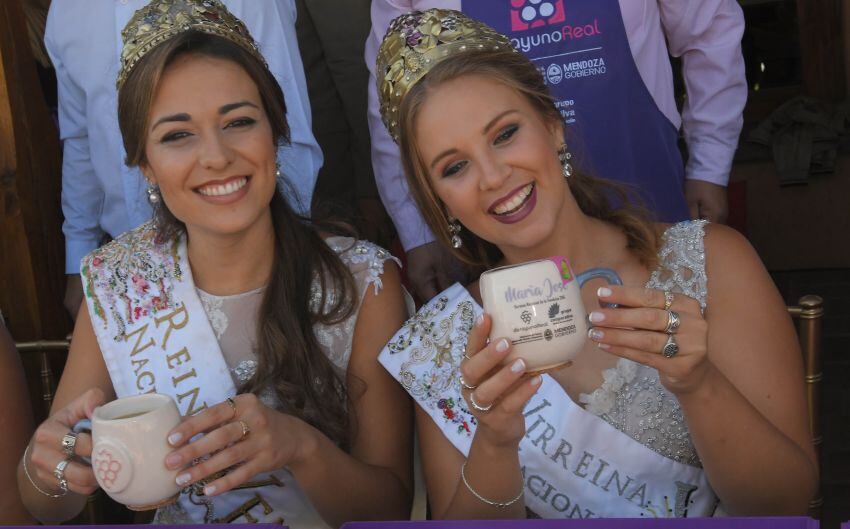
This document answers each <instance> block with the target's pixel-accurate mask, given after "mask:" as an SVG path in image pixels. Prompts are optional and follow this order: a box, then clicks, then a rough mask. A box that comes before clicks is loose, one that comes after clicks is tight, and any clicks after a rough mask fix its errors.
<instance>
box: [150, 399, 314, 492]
mask: <svg viewBox="0 0 850 529" xmlns="http://www.w3.org/2000/svg"><path fill="white" fill-rule="evenodd" d="M304 424H305V423H303V422H301V421H299V420H298V419H296V418H294V417H292V416H289V415H285V414H283V413H280V412H278V411H276V410H273V409H271V408H269V407H267V406H266V405H265V404H263V402H262V401H261V400H260V399H259V398H257V396H256V395H254V394H252V393H246V394H243V395H237V396H236V397H233V399H232V400H230V399H228V400H226V401H224V402H222V403H220V404H216V405H215V406H213V407H211V408H209V409H207V410H204V411H202V412H201V413H198V414H197V415H194V416H192V417H189V418H187V419H185V420H184V421H183V422H182V423H181V424H180V426H178V427H176V428H175V429H174V430H172V431H171V432H170V433H169V434H168V442H169V443H171V445H172V446H175V447H181V448H179V449H177V450H175V451H173V452H171V453H170V454H169V455H168V456H167V457H166V458H165V464H166V466H167V467H168V468H171V469H175V468H182V467H187V468H185V470H184V471H183V472H181V473H180V474H178V476H177V484H178V485H180V486H181V487H182V486H186V485H189V484H190V483H194V482H196V481H199V480H209V482H208V483H206V484H205V486H204V494H206V495H207V496H216V495H218V494H222V493H223V492H227V491H228V490H231V489H232V488H234V487H236V486H238V485H241V484H243V483H245V482H246V481H248V480H250V479H251V478H252V477H254V476H256V475H257V474H259V473H261V472H267V471H270V470H275V469H278V468H281V467H283V466H286V465H289V464H291V463H293V462H294V461H299V460H301V459H302V458H303V455H302V454H303V452H304V450H305V442H304V440H301V439H299V436H298V433H299V432H303V431H304V429H303V428H301V426H304ZM198 434H204V435H203V436H202V437H200V438H198V439H196V440H195V441H193V442H190V443H188V444H185V443H186V442H187V441H189V440H190V439H192V438H193V437H195V436H196V435H198ZM184 444H185V446H184ZM196 461H197V462H196ZM193 462H196V464H193ZM190 465H191V466H190Z"/></svg>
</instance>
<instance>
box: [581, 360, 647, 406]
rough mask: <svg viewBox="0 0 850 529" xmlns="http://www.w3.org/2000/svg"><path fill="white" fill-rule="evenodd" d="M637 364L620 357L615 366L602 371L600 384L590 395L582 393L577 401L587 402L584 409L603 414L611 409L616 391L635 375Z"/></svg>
mask: <svg viewBox="0 0 850 529" xmlns="http://www.w3.org/2000/svg"><path fill="white" fill-rule="evenodd" d="M637 368H638V364H636V363H635V362H633V361H631V360H628V359H626V358H621V359H620V360H619V361H618V362H617V366H616V367H614V368H612V369H606V370H605V371H603V372H602V380H603V382H602V385H601V386H599V388H598V389H596V391H594V392H593V393H591V394H590V395H587V394H584V393H582V394H581V395H579V402H581V403H582V404H587V406H585V409H586V410H587V411H589V412H590V413H593V414H594V415H603V414H606V413H608V412H609V411H611V408H612V407H613V406H614V401H615V399H616V397H617V393H618V392H619V391H620V390H621V389H622V388H623V386H624V385H626V384H628V383H629V382H631V381H632V380H634V378H635V375H637Z"/></svg>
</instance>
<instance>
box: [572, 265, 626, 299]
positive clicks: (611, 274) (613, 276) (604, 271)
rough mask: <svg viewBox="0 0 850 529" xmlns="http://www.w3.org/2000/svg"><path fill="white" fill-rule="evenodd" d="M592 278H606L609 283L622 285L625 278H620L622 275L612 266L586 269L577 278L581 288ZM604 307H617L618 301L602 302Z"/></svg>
mask: <svg viewBox="0 0 850 529" xmlns="http://www.w3.org/2000/svg"><path fill="white" fill-rule="evenodd" d="M591 279H604V280H606V281H608V284H609V285H622V284H623V280H622V279H620V276H619V275H618V274H617V272H615V271H613V270H611V269H610V268H591V269H590V270H585V271H584V272H582V273H580V274H578V275H576V280H577V281H578V286H579V288H581V287H583V286H584V284H585V283H587V282H588V281H590V280H591ZM601 305H602V306H603V307H607V308H610V309H616V308H617V304H616V303H604V302H603V303H601Z"/></svg>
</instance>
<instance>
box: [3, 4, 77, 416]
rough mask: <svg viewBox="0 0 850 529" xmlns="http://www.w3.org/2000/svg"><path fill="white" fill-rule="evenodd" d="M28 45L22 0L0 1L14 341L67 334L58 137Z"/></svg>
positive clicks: (9, 311) (7, 309) (6, 250)
mask: <svg viewBox="0 0 850 529" xmlns="http://www.w3.org/2000/svg"><path fill="white" fill-rule="evenodd" d="M29 46H30V45H29V39H28V36H27V30H26V24H25V19H24V13H23V8H22V4H21V0H2V1H0V308H2V311H3V315H4V316H5V317H6V320H7V324H8V327H9V330H10V332H11V333H12V336H13V337H14V338H15V340H16V341H22V340H30V341H36V340H50V339H53V340H56V339H63V338H64V337H65V336H66V335H67V333H68V331H69V329H70V326H69V319H68V316H67V315H66V314H65V309H64V307H63V305H62V299H63V293H64V287H65V281H64V272H65V271H64V264H65V263H64V243H63V238H62V225H61V223H62V217H61V205H60V187H61V176H60V175H61V162H60V152H59V137H58V134H57V132H56V127H55V125H54V122H53V119H52V117H51V115H50V112H49V111H48V109H47V105H46V104H45V102H44V96H43V95H42V90H41V86H40V84H39V80H38V76H37V74H36V70H35V63H34V59H33V55H32V52H31V51H30V47H29ZM25 360H28V359H27V358H25ZM27 367H33V368H34V370H36V371H37V370H38V369H39V367H40V366H38V365H37V364H36V366H32V365H27ZM31 372H32V370H31ZM30 382H31V385H33V383H38V382H39V380H38V378H37V377H36V378H35V379H33V378H30ZM34 389H35V390H34V391H33V392H32V395H33V396H35V395H38V393H39V392H38V385H35V388H34ZM51 391H52V388H51ZM37 401H38V399H37V398H34V399H33V402H37ZM38 411H39V410H37V413H36V415H37V416H38V415H43V413H44V412H46V410H40V412H41V413H38Z"/></svg>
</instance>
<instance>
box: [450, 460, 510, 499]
mask: <svg viewBox="0 0 850 529" xmlns="http://www.w3.org/2000/svg"><path fill="white" fill-rule="evenodd" d="M466 463H467V462H466V461H464V462H463V465H461V466H460V479H462V480H463V484H464V485H465V486H466V490H468V491H469V492H470V493H471V494H472V495H473V496H475V497H476V498H477V499H478V501H480V502H482V503H486V504H487V505H490V506H492V507H498V508H500V509H506V508H508V507H510V506H511V505H513V504H514V503H516V502H518V501H519V499H520V498H522V495H523V494H524V493H525V487H524V486H520V488H519V494H517V495H516V496H515V497H514V498H513V499H510V500H508V501H495V500H490V499H487V498H485V497H484V496H482V495H481V494H479V493H478V492H477V491H476V490H475V489H473V488H472V485H470V484H469V481H468V480H467V479H466Z"/></svg>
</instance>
